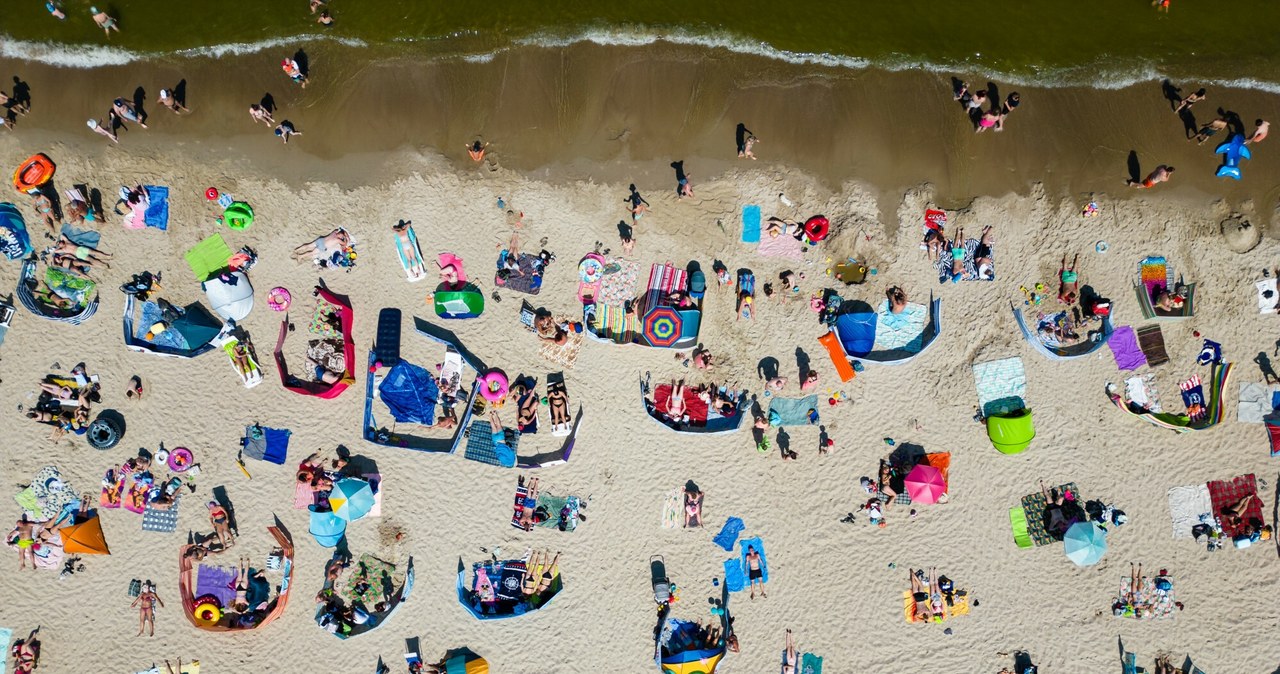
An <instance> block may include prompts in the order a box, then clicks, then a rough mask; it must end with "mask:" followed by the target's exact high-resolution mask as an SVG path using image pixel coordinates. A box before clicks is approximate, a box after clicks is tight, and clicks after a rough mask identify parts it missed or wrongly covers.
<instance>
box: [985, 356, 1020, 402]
mask: <svg viewBox="0 0 1280 674" xmlns="http://www.w3.org/2000/svg"><path fill="white" fill-rule="evenodd" d="M973 379H974V382H975V384H976V385H977V389H978V405H979V406H980V407H982V409H983V410H984V411H985V410H986V409H987V403H991V402H995V401H997V400H1004V399H1007V398H1020V399H1022V400H1024V401H1025V400H1026V396H1027V371H1026V368H1024V367H1023V365H1022V359H1021V358H1018V357H1017V356H1014V357H1013V358H1004V359H1001V360H991V361H987V362H985V363H978V364H976V365H974V366H973Z"/></svg>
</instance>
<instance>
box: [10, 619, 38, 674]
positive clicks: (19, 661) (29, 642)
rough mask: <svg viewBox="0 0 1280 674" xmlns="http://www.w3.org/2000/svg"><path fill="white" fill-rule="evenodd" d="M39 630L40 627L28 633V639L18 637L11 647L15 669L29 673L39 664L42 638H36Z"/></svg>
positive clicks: (24, 673) (21, 672)
mask: <svg viewBox="0 0 1280 674" xmlns="http://www.w3.org/2000/svg"><path fill="white" fill-rule="evenodd" d="M39 631H40V628H39V627H37V628H35V629H33V630H31V634H28V635H27V638H26V639H18V640H17V641H15V642H14V643H13V646H11V647H10V648H9V653H10V654H12V655H13V671H15V672H19V673H20V674H28V673H29V672H33V671H35V669H36V667H37V666H39V664H40V640H39V639H36V633H38V632H39Z"/></svg>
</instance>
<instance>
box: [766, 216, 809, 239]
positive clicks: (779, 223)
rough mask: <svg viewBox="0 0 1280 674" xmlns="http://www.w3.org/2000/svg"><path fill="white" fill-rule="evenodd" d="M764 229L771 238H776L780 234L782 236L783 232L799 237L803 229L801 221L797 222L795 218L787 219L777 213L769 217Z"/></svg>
mask: <svg viewBox="0 0 1280 674" xmlns="http://www.w3.org/2000/svg"><path fill="white" fill-rule="evenodd" d="M764 231H765V234H768V235H769V237H770V238H773V239H776V238H778V237H779V236H782V235H783V234H786V235H788V236H794V237H796V238H799V234H800V233H801V232H802V231H803V230H802V228H801V226H800V223H798V222H796V221H795V220H787V219H783V218H779V217H778V216H776V215H775V216H772V217H770V218H769V220H768V221H767V224H766V225H765V227H764Z"/></svg>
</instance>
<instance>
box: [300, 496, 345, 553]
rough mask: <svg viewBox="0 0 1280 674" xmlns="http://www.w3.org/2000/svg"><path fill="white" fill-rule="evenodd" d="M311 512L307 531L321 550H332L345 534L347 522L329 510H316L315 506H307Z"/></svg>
mask: <svg viewBox="0 0 1280 674" xmlns="http://www.w3.org/2000/svg"><path fill="white" fill-rule="evenodd" d="M309 508H310V510H311V524H310V526H309V527H308V531H310V532H311V535H312V536H313V537H315V539H316V542H317V543H319V544H320V547H322V548H332V547H334V546H336V545H337V544H338V542H339V541H341V540H342V537H343V536H344V535H346V533H347V521H346V520H344V519H342V518H341V517H338V516H337V515H335V514H333V511H331V510H316V507H315V506H309Z"/></svg>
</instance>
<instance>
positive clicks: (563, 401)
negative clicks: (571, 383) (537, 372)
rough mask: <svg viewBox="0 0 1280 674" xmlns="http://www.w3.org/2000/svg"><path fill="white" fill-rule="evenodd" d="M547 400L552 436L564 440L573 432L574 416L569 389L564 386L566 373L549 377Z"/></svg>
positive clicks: (557, 373) (555, 373) (558, 373)
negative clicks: (570, 406)
mask: <svg viewBox="0 0 1280 674" xmlns="http://www.w3.org/2000/svg"><path fill="white" fill-rule="evenodd" d="M547 399H548V401H549V402H548V406H549V407H550V408H551V411H550V414H551V435H553V436H555V437H558V438H563V437H565V436H566V435H569V434H570V433H572V432H573V414H572V412H570V410H569V389H568V388H566V387H565V384H564V373H563V372H553V373H551V374H549V375H547Z"/></svg>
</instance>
